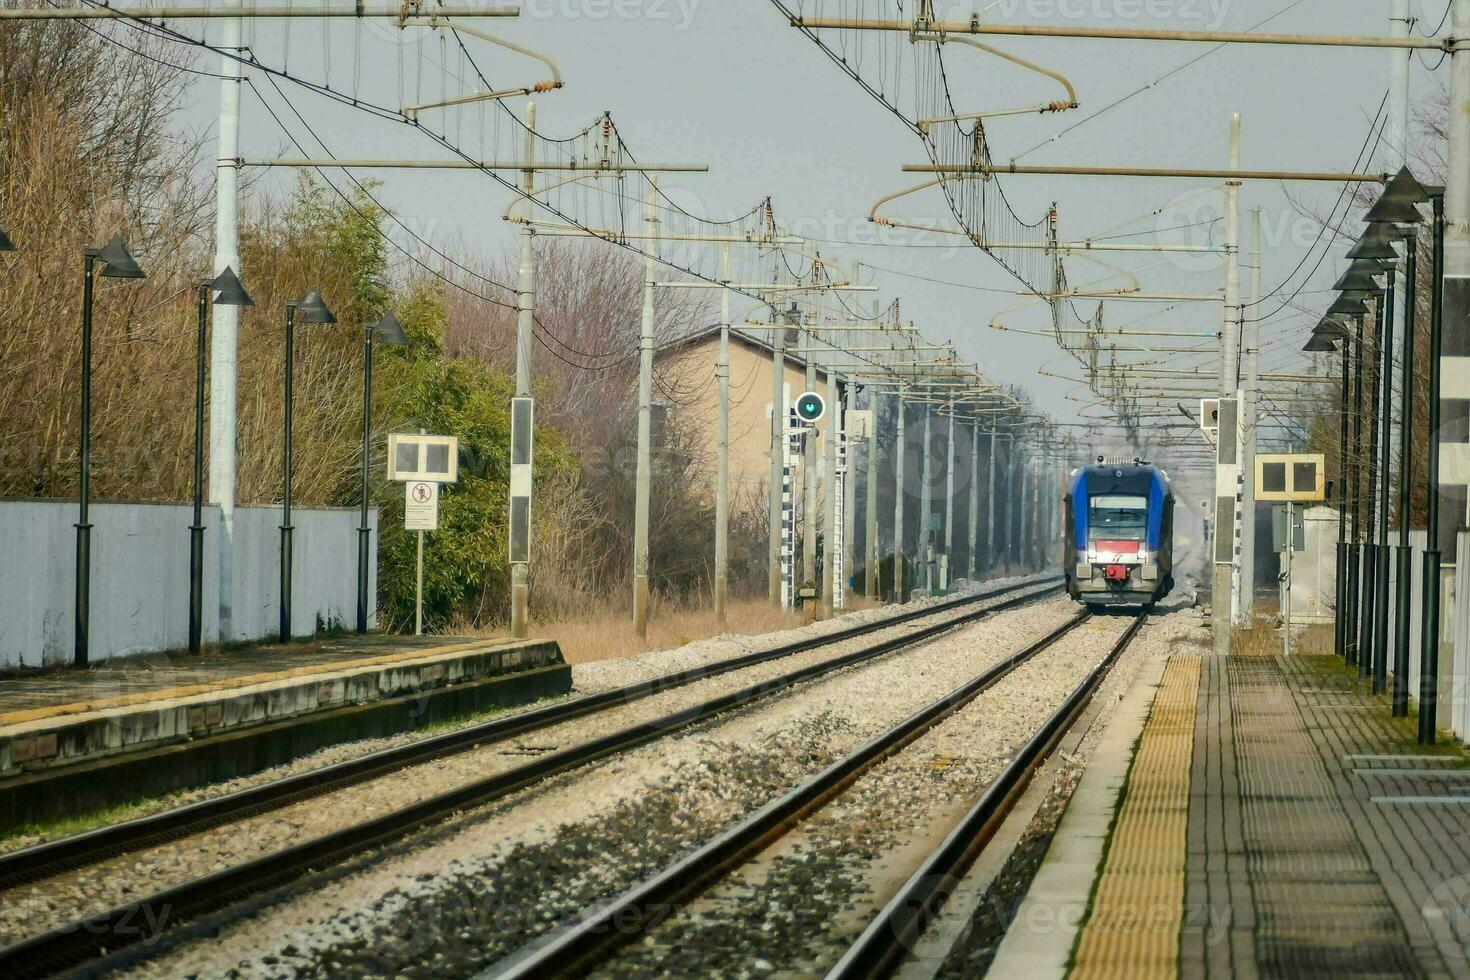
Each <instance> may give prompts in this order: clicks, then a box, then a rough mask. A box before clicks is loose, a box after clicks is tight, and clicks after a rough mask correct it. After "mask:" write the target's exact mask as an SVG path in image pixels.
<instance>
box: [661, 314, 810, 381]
mask: <svg viewBox="0 0 1470 980" xmlns="http://www.w3.org/2000/svg"><path fill="white" fill-rule="evenodd" d="M773 325H774V324H773ZM719 336H720V325H719V324H718V323H715V324H712V325H710V326H708V327H704V328H702V329H699V330H694V331H691V332H689V333H686V334H684V335H683V336H680V337H675V338H674V339H673V340H667V341H664V342H663V343H662V344H659V345H658V347H656V348H654V351H653V356H654V357H656V358H657V357H663V356H664V355H666V354H672V353H675V352H677V351H680V350H683V349H684V348H686V347H692V346H693V345H695V344H698V343H702V342H704V341H706V340H711V339H713V340H718V339H719ZM730 341H731V342H732V343H738V344H742V345H744V346H745V347H749V348H750V349H752V350H758V351H762V352H764V353H766V354H775V353H776V349H775V348H774V347H772V346H771V345H770V343H769V342H767V341H766V340H764V339H762V338H760V337H758V336H756V335H755V334H754V333H752V332H750V331H747V330H741V329H739V328H737V327H731V328H730ZM786 365H787V367H796V368H800V369H802V370H803V371H804V370H806V361H805V360H804V359H803V358H801V357H798V356H796V355H795V354H791V353H787V354H786ZM816 371H817V376H818V377H820V378H822V379H824V380H825V379H826V377H827V371H826V369H825V368H823V367H822V366H821V365H820V364H818V365H816Z"/></svg>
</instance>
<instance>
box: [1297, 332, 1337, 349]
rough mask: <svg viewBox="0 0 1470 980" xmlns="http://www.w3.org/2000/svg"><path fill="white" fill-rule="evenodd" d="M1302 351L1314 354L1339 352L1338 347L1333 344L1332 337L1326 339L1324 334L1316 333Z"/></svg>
mask: <svg viewBox="0 0 1470 980" xmlns="http://www.w3.org/2000/svg"><path fill="white" fill-rule="evenodd" d="M1302 350H1304V351H1307V352H1309V353H1312V354H1325V353H1327V352H1328V351H1334V350H1337V345H1336V344H1334V343H1333V342H1332V339H1331V338H1330V337H1324V336H1323V335H1322V334H1319V333H1314V334H1312V338H1311V339H1310V340H1308V341H1307V344H1306V346H1305V347H1303V348H1302Z"/></svg>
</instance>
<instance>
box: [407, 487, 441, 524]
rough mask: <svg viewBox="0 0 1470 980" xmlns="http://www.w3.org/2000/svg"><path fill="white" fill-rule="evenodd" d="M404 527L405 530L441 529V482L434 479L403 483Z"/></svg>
mask: <svg viewBox="0 0 1470 980" xmlns="http://www.w3.org/2000/svg"><path fill="white" fill-rule="evenodd" d="M403 529H404V530H405V531H437V530H439V484H438V483H437V482H435V481H433V480H414V481H412V482H409V483H405V484H404V485H403Z"/></svg>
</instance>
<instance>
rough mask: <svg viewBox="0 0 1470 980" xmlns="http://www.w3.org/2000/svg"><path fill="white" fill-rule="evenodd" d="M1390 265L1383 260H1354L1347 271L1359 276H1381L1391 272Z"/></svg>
mask: <svg viewBox="0 0 1470 980" xmlns="http://www.w3.org/2000/svg"><path fill="white" fill-rule="evenodd" d="M1389 267H1390V263H1388V262H1385V261H1383V260H1382V259H1353V260H1352V261H1351V262H1349V263H1348V267H1347V271H1348V272H1351V273H1355V274H1357V275H1364V276H1380V275H1382V274H1383V273H1385V272H1387V271H1388V270H1389Z"/></svg>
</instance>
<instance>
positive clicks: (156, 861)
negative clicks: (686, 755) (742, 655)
mask: <svg viewBox="0 0 1470 980" xmlns="http://www.w3.org/2000/svg"><path fill="white" fill-rule="evenodd" d="M1004 598H1009V596H1007V597H1004ZM1053 601H1055V600H1053ZM986 604H987V603H985V602H982V603H980V604H978V605H979V607H980V608H983V607H984V606H985V605H986ZM868 612H873V611H868ZM937 615H938V616H939V617H940V619H945V618H949V617H952V616H956V615H958V613H956V612H947V613H939V614H937ZM876 618H881V617H876ZM921 622H932V620H929V619H927V618H926V619H924V620H921ZM820 625H822V626H823V627H825V629H826V630H827V631H830V630H832V629H835V628H836V627H834V626H831V625H830V621H829V622H828V623H823V624H820ZM914 625H916V624H913V623H907V624H903V625H900V626H895V627H892V628H891V629H889V630H880V631H878V632H875V633H872V634H869V635H867V636H864V637H859V638H856V639H852V640H846V641H841V642H839V643H835V644H832V645H830V646H825V647H821V648H819V649H816V650H810V651H807V652H804V653H801V654H796V655H793V656H790V657H783V658H779V659H777V660H774V661H771V662H768V663H764V664H758V665H756V666H753V667H750V668H746V669H743V670H739V671H734V672H731V673H729V674H725V675H721V676H719V677H713V678H708V679H706V680H702V681H699V682H697V683H694V684H690V685H687V686H685V687H681V688H676V689H674V690H671V691H667V692H664V693H661V694H658V695H655V696H653V697H649V698H645V699H643V700H641V701H637V702H634V703H633V704H630V705H627V706H625V707H620V708H615V709H612V710H609V711H604V712H601V713H598V714H594V715H590V716H587V717H583V718H578V719H574V720H572V721H568V722H564V723H562V724H560V725H556V726H553V727H551V728H546V729H542V730H539V731H536V732H532V733H528V734H527V735H525V736H524V737H521V738H516V739H511V740H509V741H506V742H501V743H497V744H494V745H489V746H486V747H484V748H482V749H476V750H471V751H468V752H463V753H460V754H458V755H453V756H448V757H445V758H442V759H437V760H432V761H430V762H426V763H423V764H420V765H417V766H414V767H412V768H409V769H405V770H401V771H399V772H396V773H391V774H389V775H386V776H383V777H379V778H378V779H375V780H371V781H369V782H365V783H361V784H359V785H356V786H350V787H346V788H344V789H341V790H338V791H336V792H333V793H330V794H326V795H323V796H320V797H315V798H312V799H309V800H305V801H303V802H300V803H296V804H293V805H291V806H287V807H284V808H282V809H279V810H274V811H271V812H268V813H264V814H260V815H258V816H255V817H251V818H247V819H245V820H241V821H237V822H234V823H231V824H228V825H224V826H221V827H218V828H214V829H211V830H208V831H204V832H202V833H200V834H196V835H193V836H191V837H188V838H185V839H182V840H178V841H173V842H169V843H167V844H163V845H159V846H157V847H154V848H150V849H148V850H145V851H141V852H137V853H133V854H128V855H123V856H120V857H117V858H113V859H109V860H105V861H102V862H99V863H97V864H94V865H91V866H88V867H86V868H82V869H79V870H77V871H75V872H69V873H65V874H62V875H59V876H57V877H53V878H50V879H46V880H43V881H40V882H37V883H35V884H31V885H24V886H21V887H18V888H14V889H11V890H9V891H8V892H6V893H5V895H4V902H3V905H0V945H8V944H10V943H13V942H16V941H18V940H19V939H22V938H25V937H27V936H31V935H36V934H39V933H41V932H44V931H46V930H48V929H53V928H57V927H60V926H63V925H66V924H68V923H70V922H72V921H74V920H76V919H78V918H81V917H85V916H89V915H93V914H96V913H97V912H100V911H102V910H105V909H107V908H111V907H113V906H115V905H119V904H122V903H125V902H129V901H135V900H137V899H139V898H141V897H144V896H147V895H150V894H153V893H154V892H157V891H159V890H161V889H164V888H168V887H171V886H173V885H176V884H179V883H181V882H184V881H187V880H189V879H191V878H195V877H199V876H201V875H204V874H209V873H211V872H214V871H219V870H221V869H223V868H225V867H228V866H230V865H234V864H238V863H241V862H243V861H247V860H250V859H252V858H255V857H258V856H260V855H263V854H266V853H269V852H271V851H274V850H279V849H281V848H283V847H287V846H290V845H292V844H295V843H299V842H301V841H304V840H308V839H310V838H312V837H316V836H319V835H321V834H323V833H327V832H330V831H332V830H336V829H339V828H342V827H346V826H349V825H351V824H354V823H356V822H359V821H361V820H362V819H364V818H367V817H371V816H374V815H377V814H381V813H384V812H388V811H390V810H392V809H395V808H398V807H401V806H403V805H405V804H407V803H412V802H415V801H418V800H422V799H425V798H428V797H431V796H434V795H436V794H438V793H441V792H445V791H447V790H449V789H452V788H455V787H458V786H462V785H465V784H467V783H469V782H472V781H474V780H476V779H481V778H484V777H486V776H488V775H491V774H494V773H498V772H503V771H506V770H508V769H511V768H514V767H515V766H518V765H520V764H522V763H524V762H525V761H526V760H527V759H528V758H530V757H533V756H536V755H539V754H543V753H544V752H546V751H549V750H552V749H560V748H567V747H570V746H572V745H575V744H578V743H581V742H585V741H588V740H590V739H593V738H597V737H600V736H603V735H607V734H610V733H612V732H614V731H617V730H619V729H621V728H624V727H626V726H628V725H632V724H636V723H639V722H645V721H650V720H654V719H657V718H660V717H663V716H664V715H667V714H670V713H672V712H675V711H679V710H682V709H684V708H688V707H691V706H693V705H697V704H699V703H701V702H703V701H705V700H708V699H709V698H711V697H715V696H717V695H720V694H724V693H728V692H730V691H734V690H737V689H739V688H742V687H745V686H748V685H750V684H754V683H758V682H761V681H764V680H767V679H770V678H774V677H777V676H780V675H781V674H784V673H787V672H789V671H791V670H793V669H796V668H798V667H801V666H805V665H808V664H814V663H819V662H822V661H824V660H828V659H831V658H832V657H835V656H838V655H840V654H842V653H844V652H849V651H851V650H856V649H860V648H861V647H863V646H865V645H867V644H870V643H873V642H875V641H876V640H878V639H882V638H884V637H888V636H894V635H899V634H901V633H902V632H905V631H907V630H910V629H912V628H913V626H914ZM792 633H795V634H797V636H791V635H790V634H792ZM800 635H801V631H783V633H782V634H776V636H778V637H781V638H779V639H770V638H763V642H765V643H767V644H768V646H766V647H765V648H767V649H768V648H769V647H771V646H777V645H780V644H781V643H785V642H791V640H792V639H795V638H799V637H800ZM727 653H728V651H727ZM688 656H695V657H698V656H708V657H709V659H710V660H717V659H724V657H722V656H720V655H718V654H717V653H714V652H705V653H694V654H690V655H688ZM637 659H638V660H639V661H643V662H641V663H636V664H635V663H630V664H629V665H627V666H626V667H624V669H623V670H621V671H620V670H618V669H616V668H614V667H609V666H608V665H606V664H599V665H597V666H599V667H601V668H602V669H601V670H599V671H596V672H594V679H593V681H592V682H591V683H592V684H594V685H595V684H597V683H599V682H600V683H604V684H607V686H610V687H611V686H620V685H621V684H624V683H631V682H632V681H633V680H636V679H638V676H637V675H639V674H640V673H642V672H644V671H651V673H652V674H653V675H657V674H661V673H668V672H670V671H671V670H677V669H681V667H683V666H693V665H694V664H693V663H687V662H683V661H682V660H680V657H678V656H676V657H673V658H670V659H671V660H680V662H678V663H674V664H672V665H670V666H669V667H666V668H665V669H663V670H658V669H655V668H654V667H653V663H656V662H657V661H658V658H657V657H656V656H654V655H648V656H647V657H645V658H637ZM666 662H667V661H666ZM599 689H601V688H599ZM758 704H759V702H758Z"/></svg>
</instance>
